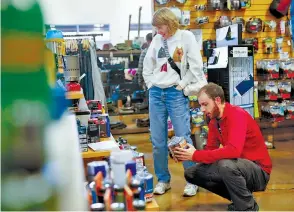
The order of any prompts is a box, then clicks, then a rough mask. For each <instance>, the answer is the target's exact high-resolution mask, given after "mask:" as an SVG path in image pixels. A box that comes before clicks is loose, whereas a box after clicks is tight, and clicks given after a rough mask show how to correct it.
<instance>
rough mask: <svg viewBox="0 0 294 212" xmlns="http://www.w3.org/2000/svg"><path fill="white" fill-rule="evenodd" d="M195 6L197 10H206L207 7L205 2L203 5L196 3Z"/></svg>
mask: <svg viewBox="0 0 294 212" xmlns="http://www.w3.org/2000/svg"><path fill="white" fill-rule="evenodd" d="M194 8H195V10H197V11H203V10H206V9H207V6H206V5H204V4H201V5H194Z"/></svg>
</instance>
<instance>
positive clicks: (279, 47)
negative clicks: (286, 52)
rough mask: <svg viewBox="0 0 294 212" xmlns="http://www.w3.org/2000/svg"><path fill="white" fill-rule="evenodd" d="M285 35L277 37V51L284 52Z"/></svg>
mask: <svg viewBox="0 0 294 212" xmlns="http://www.w3.org/2000/svg"><path fill="white" fill-rule="evenodd" d="M282 47H283V37H279V38H276V52H278V53H282V52H283V49H282Z"/></svg>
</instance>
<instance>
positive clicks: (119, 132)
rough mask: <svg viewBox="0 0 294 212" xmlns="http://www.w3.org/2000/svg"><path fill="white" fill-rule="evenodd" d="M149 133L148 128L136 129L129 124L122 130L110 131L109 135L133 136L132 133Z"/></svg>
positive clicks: (133, 125) (135, 126)
mask: <svg viewBox="0 0 294 212" xmlns="http://www.w3.org/2000/svg"><path fill="white" fill-rule="evenodd" d="M147 132H149V127H137V125H136V124H129V125H127V127H126V128H124V129H117V130H116V129H112V130H111V133H112V134H113V135H123V134H134V133H147Z"/></svg>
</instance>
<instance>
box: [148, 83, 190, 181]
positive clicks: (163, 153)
mask: <svg viewBox="0 0 294 212" xmlns="http://www.w3.org/2000/svg"><path fill="white" fill-rule="evenodd" d="M168 115H169V116H170V118H171V121H172V124H173V127H174V132H175V135H176V136H178V137H185V139H186V141H187V142H188V143H190V144H192V145H193V143H192V140H191V137H190V134H191V129H190V110H189V100H188V98H187V97H185V96H184V94H183V92H182V91H178V90H177V89H176V88H175V87H174V86H172V87H169V88H165V89H161V88H158V87H155V86H153V87H151V88H150V89H149V116H150V129H151V141H152V145H153V159H154V169H155V174H156V176H157V178H158V182H165V183H167V182H170V178H171V176H170V173H169V170H168V147H167V137H168V131H167V118H168ZM194 164H195V163H194V162H192V161H185V162H183V166H184V169H187V168H189V167H191V166H193V165H194Z"/></svg>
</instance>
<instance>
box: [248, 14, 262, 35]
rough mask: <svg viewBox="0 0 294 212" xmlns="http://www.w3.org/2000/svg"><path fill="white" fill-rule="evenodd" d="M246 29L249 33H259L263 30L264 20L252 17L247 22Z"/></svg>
mask: <svg viewBox="0 0 294 212" xmlns="http://www.w3.org/2000/svg"><path fill="white" fill-rule="evenodd" d="M246 31H247V32H249V33H258V32H261V31H262V20H261V19H260V18H250V19H249V20H248V21H247V22H246Z"/></svg>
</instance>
